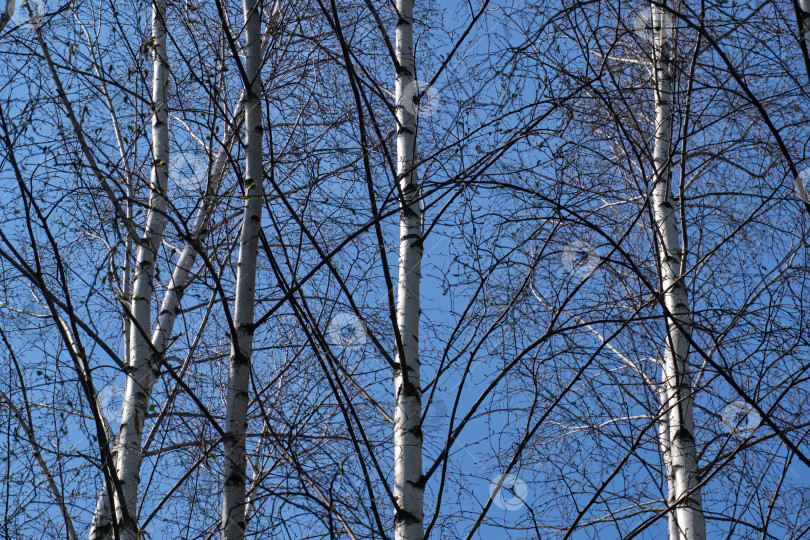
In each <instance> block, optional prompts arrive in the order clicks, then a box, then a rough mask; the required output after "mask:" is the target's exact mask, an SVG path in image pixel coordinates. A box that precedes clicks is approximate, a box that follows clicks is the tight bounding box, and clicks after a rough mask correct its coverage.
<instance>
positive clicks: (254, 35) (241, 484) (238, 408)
mask: <svg viewBox="0 0 810 540" xmlns="http://www.w3.org/2000/svg"><path fill="white" fill-rule="evenodd" d="M242 5H243V10H244V17H245V51H246V52H245V72H246V74H247V79H248V80H247V81H246V83H245V86H246V87H245V130H246V132H247V133H246V135H247V144H246V146H245V203H244V208H243V215H242V230H241V232H240V238H239V259H238V263H237V271H236V293H235V295H234V296H235V298H234V316H233V323H234V326H235V335H232V336H231V354H230V359H229V362H228V388H227V394H226V403H225V438H224V443H225V444H224V482H223V489H222V538H223V539H224V540H241V539H242V538H244V536H245V529H246V528H247V520H246V515H245V510H246V502H245V483H246V452H245V432H246V430H247V407H248V394H249V392H248V390H249V385H250V357H251V353H252V350H253V310H254V302H255V299H256V259H257V254H258V250H259V232H260V229H261V212H262V203H263V199H264V191H263V187H262V180H263V176H264V166H263V164H262V111H261V101H260V99H259V96H260V94H261V69H260V67H261V36H260V31H261V12H260V10H259V7H258V1H257V0H244V2H243V4H242Z"/></svg>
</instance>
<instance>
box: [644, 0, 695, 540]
mask: <svg viewBox="0 0 810 540" xmlns="http://www.w3.org/2000/svg"><path fill="white" fill-rule="evenodd" d="M652 21H653V64H654V70H655V75H654V77H655V147H654V150H653V162H654V166H655V173H654V177H653V182H654V185H653V194H652V204H653V216H654V219H655V232H656V240H657V242H658V244H659V250H658V251H659V257H660V260H659V262H660V266H661V286H662V289H663V292H664V304H665V306H666V309H667V311H668V312H669V313H670V314H671V316H668V317H667V321H666V329H667V338H666V346H665V352H664V365H663V393H664V398H663V401H664V403H663V411H664V412H665V416H664V418H665V419H666V420H667V423H668V429H666V430H665V433H662V434H661V435H662V436H661V437H660V440H661V442H662V443H663V444H664V445H666V446H665V447H664V448H662V451H663V453H664V462H665V464H666V463H669V470H668V471H667V472H668V480H667V485H668V487H669V488H670V491H669V494H668V499H669V504H670V506H671V507H673V508H674V509H675V510H674V521H675V523H674V524H673V522H672V519H671V518H670V522H669V530H670V540H675V538H677V539H683V540H704V539H705V538H706V525H705V520H704V516H703V508H702V504H701V498H700V490H699V489H698V475H697V473H698V464H697V451H696V448H695V437H694V432H695V427H694V419H693V414H692V403H693V400H692V381H691V374H690V370H689V364H688V356H689V337H690V335H691V331H692V320H691V316H690V312H689V301H688V298H687V292H686V285H685V283H684V281H683V279H682V268H681V263H682V258H683V254H682V250H681V245H680V239H679V236H678V222H677V215H678V214H677V201H676V200H675V198H674V197H673V195H672V189H671V186H670V182H671V171H670V162H671V143H672V140H671V139H672V76H671V73H670V62H671V58H670V55H671V54H672V47H671V43H670V36H672V35H673V31H672V29H673V28H674V23H675V21H674V18H673V17H672V16H670V15H669V14H668V13H667V12H666V11H665V10H663V9H662V8H660V7H658V6H656V5H655V4H653V5H652ZM673 534H677V536H676V537H675V538H673V537H672V535H673Z"/></svg>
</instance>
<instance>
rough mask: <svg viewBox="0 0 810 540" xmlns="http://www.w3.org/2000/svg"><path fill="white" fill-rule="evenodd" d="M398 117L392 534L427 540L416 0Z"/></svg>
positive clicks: (405, 30)
mask: <svg viewBox="0 0 810 540" xmlns="http://www.w3.org/2000/svg"><path fill="white" fill-rule="evenodd" d="M397 12H398V14H399V18H398V21H397V28H396V62H397V66H396V89H395V98H396V114H397V176H398V178H397V181H398V182H399V192H400V193H399V195H400V244H399V253H400V256H399V286H398V292H397V328H398V337H399V338H400V339H401V343H397V351H396V353H397V354H396V356H397V367H396V369H395V371H394V389H395V396H396V412H395V415H394V489H393V494H394V504H395V513H394V534H395V538H396V539H397V540H421V539H422V538H424V523H423V518H424V514H423V512H424V510H423V498H424V490H425V486H424V479H423V477H422V397H421V388H420V380H419V367H420V365H419V364H420V362H419V315H420V311H421V308H420V299H419V284H420V280H421V265H422V209H421V206H420V201H419V185H418V178H417V175H416V171H415V168H414V166H415V160H414V156H415V151H416V115H415V112H416V111H418V108H417V103H416V100H417V99H418V96H417V92H416V91H415V89H414V79H415V77H414V75H415V74H414V56H413V0H397Z"/></svg>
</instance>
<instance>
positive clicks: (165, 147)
mask: <svg viewBox="0 0 810 540" xmlns="http://www.w3.org/2000/svg"><path fill="white" fill-rule="evenodd" d="M165 22H166V0H154V3H153V4H152V38H153V43H152V46H153V51H152V56H153V75H152V106H153V111H154V113H153V115H152V172H151V178H150V197H149V212H148V215H147V219H146V231H145V233H144V236H143V238H141V239H140V242H139V245H138V249H137V251H138V254H137V263H136V266H135V278H134V283H133V288H132V300H131V303H130V306H131V310H132V318H133V324H131V325H130V350H129V368H130V370H131V371H130V373H129V376H128V377H127V379H126V390H125V394H124V404H123V409H122V417H121V431H120V433H119V434H118V460H117V463H116V470H117V471H118V477H119V478H120V480H121V483H122V487H123V494H124V499H125V500H124V501H121V500H119V499H118V498H117V497H116V501H115V504H116V512H117V514H118V518H119V522H120V523H121V538H122V539H124V540H129V539H133V540H134V539H136V538H137V537H138V527H137V523H136V522H137V509H138V505H137V500H138V485H139V482H140V468H141V461H142V457H141V438H142V435H143V423H144V417H145V415H146V408H147V405H148V396H149V391H150V386H151V381H153V380H154V378H155V373H154V372H155V370H156V369H157V366H156V365H155V364H154V363H153V362H152V359H151V346H150V343H149V337H150V336H149V332H150V330H151V300H152V293H153V291H154V283H153V279H154V271H155V266H154V265H155V257H156V254H157V250H158V247H159V246H160V243H161V241H162V239H163V233H164V231H165V228H166V215H165V214H166V189H167V184H168V161H169V129H168V119H169V114H168V104H167V100H166V95H167V85H168V81H169V66H168V57H167V53H166V26H165ZM123 505H126V508H127V510H128V515H129V517H130V519H129V520H124V519H123V517H124V513H123V512H122V506H123Z"/></svg>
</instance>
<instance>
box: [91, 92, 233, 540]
mask: <svg viewBox="0 0 810 540" xmlns="http://www.w3.org/2000/svg"><path fill="white" fill-rule="evenodd" d="M241 114H242V100H241V99H240V101H239V105H238V107H237V110H236V112H235V113H234V115H233V122H232V123H231V124H228V125H227V126H226V128H225V138H224V143H223V146H222V147H221V148H220V150H219V152H217V156H216V158H215V160H214V163H213V164H212V166H211V176H210V180H209V184H208V189H207V190H206V197H205V199H204V200H203V203H202V205H201V206H200V209H199V210H198V211H197V215H196V217H195V220H194V224H193V225H192V227H191V231H190V232H191V235H190V236H191V241H190V242H188V243H187V244H186V245H185V246H184V248H183V251H182V252H181V254H180V258H179V259H178V260H177V263H176V265H175V268H174V271H173V272H172V278H171V282H170V285H169V289H168V290H167V291H166V294H165V296H164V297H163V302H162V303H161V306H160V312H159V314H158V320H157V325H156V326H155V330H154V332H153V333H152V345H153V346H154V351H155V352H156V353H157V354H163V353H165V352H166V350H167V349H168V347H169V345H171V336H172V332H173V330H174V323H175V321H176V320H177V313H178V310H179V308H180V301H181V300H182V298H183V293H184V291H185V288H186V286H187V285H188V283H189V281H190V272H191V268H192V266H193V265H194V262H195V261H196V258H197V253H198V251H197V248H198V246H199V245H200V244H201V243H202V242H203V241H204V240H205V237H206V235H207V233H208V225H209V220H210V218H211V212H212V210H213V206H214V203H215V199H216V196H217V192H218V191H219V185H220V182H221V181H222V177H223V175H224V173H225V168H226V166H227V164H228V156H229V153H230V148H231V145H232V143H233V140H234V137H235V131H234V130H235V129H236V128H238V125H239V117H240V116H241ZM130 326H131V324H130V323H129V319H128V318H127V319H126V320H125V328H128V327H130ZM130 335H131V334H127V335H125V341H126V343H129V342H130ZM154 367H155V370H149V372H148V374H147V380H146V383H145V384H146V388H145V389H144V391H145V393H146V401H147V402H148V401H149V397H150V396H151V391H152V385H153V384H154V376H155V374H156V369H157V366H154ZM110 440H112V437H111V439H110ZM113 453H114V455H117V450H116V449H113ZM108 501H109V498H108V496H107V490H106V487H104V488H102V492H101V493H100V494H99V499H98V501H97V503H96V511H95V513H94V516H93V522H92V524H91V526H90V535H89V540H104V539H106V538H110V535H111V533H112V529H111V527H112V522H111V517H110V508H109V503H108Z"/></svg>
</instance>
